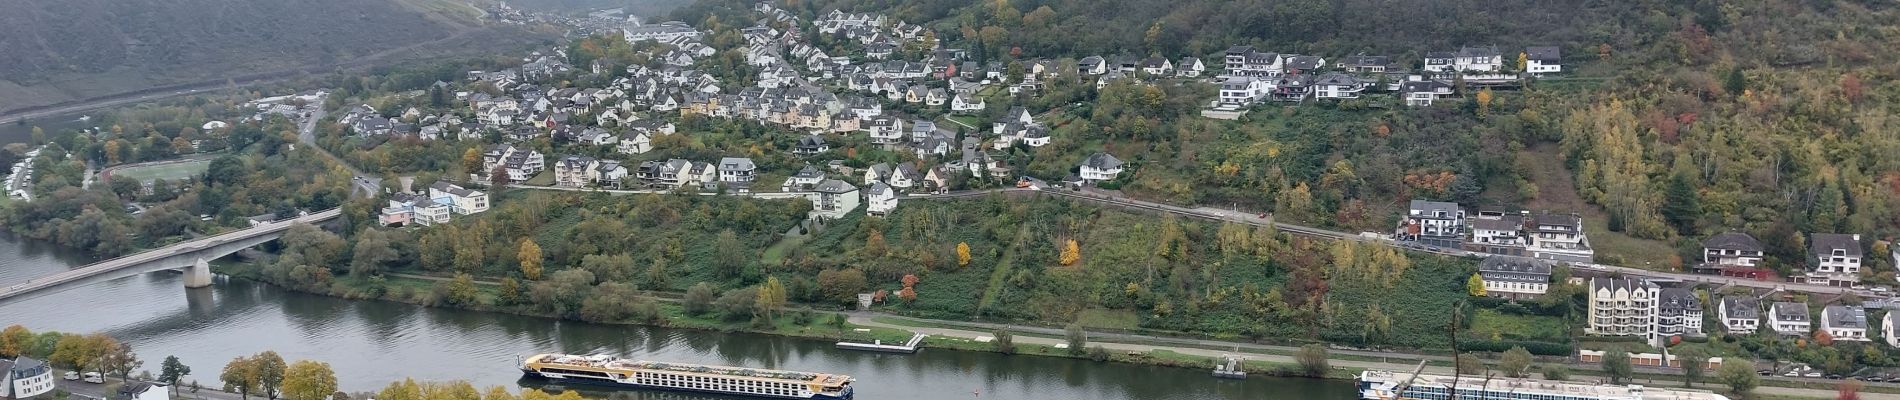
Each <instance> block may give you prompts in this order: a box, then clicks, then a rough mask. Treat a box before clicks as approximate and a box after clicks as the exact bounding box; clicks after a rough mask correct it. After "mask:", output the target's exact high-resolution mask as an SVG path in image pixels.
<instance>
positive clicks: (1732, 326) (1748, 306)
mask: <svg viewBox="0 0 1900 400" xmlns="http://www.w3.org/2000/svg"><path fill="white" fill-rule="evenodd" d="M1716 311H1717V313H1719V314H1721V315H1720V316H1721V318H1722V325H1723V327H1724V328H1727V329H1728V333H1729V334H1733V335H1747V334H1751V333H1755V330H1756V329H1760V328H1761V300H1760V299H1756V298H1753V297H1746V296H1728V297H1723V298H1722V303H1721V304H1718V305H1716Z"/></svg>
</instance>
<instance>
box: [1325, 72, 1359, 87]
mask: <svg viewBox="0 0 1900 400" xmlns="http://www.w3.org/2000/svg"><path fill="white" fill-rule="evenodd" d="M1316 84H1319V85H1346V86H1355V85H1358V84H1359V78H1357V77H1353V76H1352V75H1346V74H1341V73H1337V72H1335V73H1330V74H1326V75H1320V77H1319V82H1316Z"/></svg>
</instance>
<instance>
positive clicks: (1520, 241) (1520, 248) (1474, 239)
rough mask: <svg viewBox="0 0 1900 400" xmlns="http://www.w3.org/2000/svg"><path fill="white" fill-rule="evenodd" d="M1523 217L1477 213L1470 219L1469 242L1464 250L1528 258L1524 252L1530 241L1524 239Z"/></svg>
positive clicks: (1500, 213) (1484, 212) (1485, 212)
mask: <svg viewBox="0 0 1900 400" xmlns="http://www.w3.org/2000/svg"><path fill="white" fill-rule="evenodd" d="M1524 219H1525V218H1524V216H1523V215H1512V214H1506V213H1502V212H1493V211H1478V216H1477V217H1476V218H1472V219H1471V241H1469V242H1465V249H1466V250H1471V251H1475V252H1480V253H1486V254H1498V255H1507V256H1520V257H1528V256H1530V254H1529V253H1528V252H1526V251H1524V248H1525V245H1526V244H1528V243H1530V240H1528V239H1526V238H1525V237H1524Z"/></svg>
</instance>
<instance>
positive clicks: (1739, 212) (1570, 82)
mask: <svg viewBox="0 0 1900 400" xmlns="http://www.w3.org/2000/svg"><path fill="white" fill-rule="evenodd" d="M779 3H780V5H781V6H783V7H785V8H787V9H788V10H792V11H794V12H795V13H799V14H800V15H801V16H803V17H806V18H810V17H813V16H816V15H820V14H823V13H825V12H828V11H830V10H832V9H843V10H847V11H855V12H883V13H886V14H887V15H890V16H893V17H896V18H898V19H902V20H905V21H909V22H913V23H922V24H924V25H925V26H928V27H930V28H933V31H934V32H935V35H936V36H935V38H936V39H937V40H939V41H941V43H942V44H943V45H944V46H946V47H954V48H964V49H970V50H971V51H972V54H973V55H975V56H977V57H983V58H987V59H990V60H998V61H1004V62H1011V61H1017V60H1027V59H1069V60H1072V59H1078V58H1081V57H1085V56H1091V55H1102V56H1115V55H1130V56H1137V57H1141V56H1151V55H1153V56H1162V57H1167V58H1173V59H1178V58H1179V57H1187V56H1193V57H1201V58H1202V59H1203V60H1208V61H1209V63H1210V64H1211V65H1210V68H1212V69H1218V68H1219V57H1220V53H1221V51H1222V50H1223V49H1225V48H1227V47H1228V46H1231V45H1237V44H1246V45H1253V46H1256V47H1259V48H1261V49H1263V50H1264V51H1277V52H1281V53H1299V54H1315V55H1321V56H1324V57H1327V58H1328V59H1332V60H1337V59H1338V58H1339V57H1343V56H1346V55H1352V54H1358V53H1362V52H1363V53H1367V54H1376V55H1389V56H1393V57H1395V58H1396V61H1397V62H1398V63H1399V65H1400V66H1401V67H1407V68H1411V67H1415V66H1416V65H1418V63H1419V62H1420V59H1421V57H1420V56H1421V55H1422V54H1423V53H1425V52H1431V51H1450V50H1456V49H1457V46H1460V45H1492V44H1495V45H1498V46H1499V47H1500V48H1502V49H1505V52H1506V53H1507V55H1510V56H1514V55H1516V53H1517V52H1518V49H1521V48H1522V47H1523V46H1528V45H1556V46H1559V47H1560V48H1561V49H1562V51H1563V54H1564V64H1565V69H1566V71H1567V73H1566V74H1564V75H1561V76H1557V77H1553V78H1551V79H1544V80H1542V81H1539V82H1534V83H1533V84H1531V85H1530V86H1529V87H1527V88H1525V89H1523V90H1499V91H1497V92H1485V93H1482V94H1480V93H1478V91H1476V90H1471V91H1467V92H1465V93H1463V96H1461V97H1462V98H1463V99H1464V100H1460V101H1451V102H1444V103H1443V104H1442V105H1438V106H1433V107H1425V108H1412V107H1403V106H1400V105H1396V104H1394V103H1391V102H1381V101H1379V100H1377V99H1375V100H1372V101H1364V100H1359V101H1348V102H1340V103H1337V104H1333V103H1324V104H1306V105H1300V106H1292V107H1272V108H1262V109H1259V110H1256V111H1255V112H1254V113H1252V114H1250V115H1248V117H1247V118H1245V119H1243V120H1242V121H1238V122H1234V121H1220V120H1210V119H1205V118H1200V117H1199V116H1198V115H1195V107H1193V105H1194V104H1202V103H1204V102H1206V101H1208V100H1209V99H1211V94H1210V93H1211V92H1212V90H1211V88H1210V89H1196V87H1195V86H1193V85H1187V86H1181V87H1178V88H1177V87H1159V88H1157V87H1154V86H1143V85H1131V86H1127V87H1119V86H1120V85H1111V86H1109V87H1108V88H1106V89H1104V90H1093V88H1092V87H1090V86H1092V85H1086V84H1084V85H1074V86H1065V85H1064V83H1065V82H1060V81H1058V82H1054V85H1053V87H1054V88H1055V89H1053V90H1052V92H1053V93H1051V94H1045V95H1044V96H1042V97H1039V98H1031V99H1013V100H1011V101H1012V102H1013V104H1012V105H1016V104H1020V105H1027V106H1029V107H1031V109H1038V110H1042V109H1052V108H1054V107H1056V106H1058V105H1066V104H1072V103H1079V104H1081V105H1080V106H1076V107H1071V108H1067V109H1065V110H1063V112H1060V113H1055V114H1052V115H1051V118H1052V119H1053V120H1052V121H1050V122H1051V123H1053V124H1055V125H1057V126H1058V127H1059V128H1057V130H1056V135H1055V143H1053V144H1052V145H1050V146H1046V147H1043V148H1039V149H1036V150H1035V151H1033V155H1034V156H1036V157H1035V161H1034V162H1032V163H1029V164H1028V165H1027V166H1026V167H1027V168H1028V169H1029V170H1030V171H1032V172H1041V173H1055V174H1060V173H1061V172H1062V170H1063V169H1064V168H1069V166H1072V165H1073V161H1075V160H1074V159H1072V158H1075V157H1079V156H1076V155H1077V154H1086V153H1087V151H1092V150H1093V149H1102V150H1108V151H1110V152H1113V153H1115V154H1117V155H1118V156H1119V157H1120V158H1123V159H1125V160H1133V161H1135V162H1136V163H1137V164H1139V165H1141V168H1139V169H1138V170H1137V172H1136V174H1135V176H1134V178H1133V179H1131V180H1130V182H1129V184H1128V185H1126V186H1125V189H1126V190H1128V191H1130V192H1132V193H1136V194H1140V195H1143V196H1148V197H1155V198H1162V199H1167V200H1173V201H1182V202H1190V203H1201V204H1220V205H1223V206H1226V205H1234V204H1240V205H1253V206H1255V207H1261V208H1270V209H1275V210H1278V211H1281V212H1282V217H1283V218H1286V219H1289V220H1296V221H1303V222H1310V223H1316V224H1322V225H1330V226H1336V227H1342V228H1353V229H1366V230H1384V229H1390V227H1391V226H1392V223H1393V222H1394V221H1395V218H1396V215H1398V213H1399V211H1400V210H1399V209H1400V208H1402V207H1403V205H1404V202H1405V201H1406V200H1409V199H1413V198H1428V199H1440V200H1454V201H1458V202H1460V203H1463V204H1464V205H1465V206H1467V207H1480V206H1496V207H1503V208H1520V209H1530V210H1538V209H1551V210H1558V211H1565V210H1575V211H1579V212H1583V213H1584V214H1585V218H1586V221H1587V222H1588V223H1589V224H1590V225H1591V226H1590V229H1591V230H1592V232H1591V235H1592V239H1593V241H1594V242H1596V243H1597V244H1598V245H1599V252H1598V255H1599V257H1600V258H1604V257H1607V258H1608V259H1607V260H1601V259H1600V261H1607V262H1618V263H1621V262H1628V263H1633V264H1638V265H1642V264H1644V262H1648V263H1650V264H1649V265H1653V266H1656V267H1659V268H1661V267H1675V266H1679V265H1680V264H1681V263H1683V262H1684V261H1682V259H1685V258H1692V257H1688V256H1687V255H1690V254H1693V251H1694V250H1695V249H1696V246H1697V242H1698V241H1699V240H1700V239H1702V238H1705V237H1707V236H1708V235H1711V234H1714V233H1719V232H1722V231H1729V230H1739V231H1745V232H1749V233H1752V234H1754V235H1755V236H1756V237H1759V238H1762V241H1763V242H1764V243H1766V244H1768V246H1769V247H1770V252H1771V255H1773V256H1774V258H1775V261H1774V262H1772V264H1774V265H1776V266H1777V268H1783V269H1787V268H1792V267H1795V266H1798V265H1799V264H1800V263H1801V262H1803V261H1802V259H1803V258H1804V257H1803V256H1802V251H1803V250H1802V249H1803V248H1804V244H1803V243H1802V239H1801V238H1800V237H1799V236H1801V235H1797V234H1798V233H1799V234H1803V235H1804V234H1805V233H1808V232H1848V233H1861V234H1864V235H1869V236H1871V237H1874V238H1887V237H1891V236H1892V235H1893V234H1895V233H1896V232H1900V210H1895V209H1894V205H1892V204H1890V203H1891V200H1890V199H1892V198H1893V197H1894V196H1896V195H1900V162H1896V161H1894V160H1893V158H1892V157H1888V156H1882V155H1890V154H1895V152H1896V151H1900V133H1897V131H1896V129H1895V128H1896V126H1895V120H1894V118H1893V116H1894V114H1895V112H1896V110H1895V104H1896V102H1895V101H1894V100H1895V99H1896V97H1900V85H1895V84H1893V83H1892V82H1893V81H1894V79H1893V78H1894V77H1895V76H1896V75H1900V69H1897V68H1896V64H1895V63H1894V62H1893V61H1895V60H1896V59H1897V58H1900V57H1896V56H1895V54H1900V48H1896V43H1900V40H1896V39H1900V38H1896V37H1895V35H1896V32H1900V30H1896V28H1900V10H1896V9H1895V8H1893V7H1886V6H1883V5H1881V4H1879V3H1877V2H1871V1H1810V0H1760V1H1739V2H1737V1H1642V2H1635V3H1630V2H1608V1H1581V2H1481V1H1467V0H1431V1H1418V2H1405V3H1403V4H1395V3H1391V2H1381V1H1369V0H1338V1H1317V0H1314V1H1307V0H1296V1H1271V2H1267V1H1195V0H1190V1H1159V0H1152V1H1151V0H1118V1H1081V0H1047V1H1036V0H1017V1H1008V0H1005V1H987V2H977V3H971V2H964V1H950V0H926V1H797V2H779ZM745 5H746V2H736V1H732V0H705V1H700V2H698V3H696V4H695V5H693V6H689V7H686V8H683V9H681V10H680V11H678V12H676V15H675V17H676V18H677V19H681V20H685V21H691V22H696V23H703V22H704V21H706V20H707V19H708V18H717V20H719V21H732V20H734V19H732V18H738V17H739V15H737V14H734V11H733V10H743V9H744V6H745ZM739 20H743V19H739ZM817 42H819V43H820V44H821V45H822V44H823V43H826V42H827V40H826V39H825V38H819V39H818V40H817ZM1507 58H1510V57H1507ZM1078 83H1081V82H1078ZM1090 83H1092V82H1090ZM1077 87H1079V88H1077ZM993 108H994V107H993ZM1050 156H1053V157H1050ZM1672 254H1674V255H1673V256H1672ZM1885 264H1886V261H1882V262H1881V263H1880V264H1878V265H1876V268H1877V270H1879V271H1883V272H1891V267H1890V266H1887V265H1885ZM1867 275H1868V276H1869V279H1887V280H1889V281H1890V280H1891V277H1890V276H1889V277H1882V278H1876V277H1875V276H1874V274H1867Z"/></svg>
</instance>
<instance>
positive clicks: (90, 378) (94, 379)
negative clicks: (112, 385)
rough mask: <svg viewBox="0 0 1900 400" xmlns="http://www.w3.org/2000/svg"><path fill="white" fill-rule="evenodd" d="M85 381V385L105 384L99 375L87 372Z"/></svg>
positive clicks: (103, 378) (103, 377) (104, 378)
mask: <svg viewBox="0 0 1900 400" xmlns="http://www.w3.org/2000/svg"><path fill="white" fill-rule="evenodd" d="M85 381H86V383H106V377H105V376H104V375H99V373H98V372H87V373H86V379H85Z"/></svg>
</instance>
